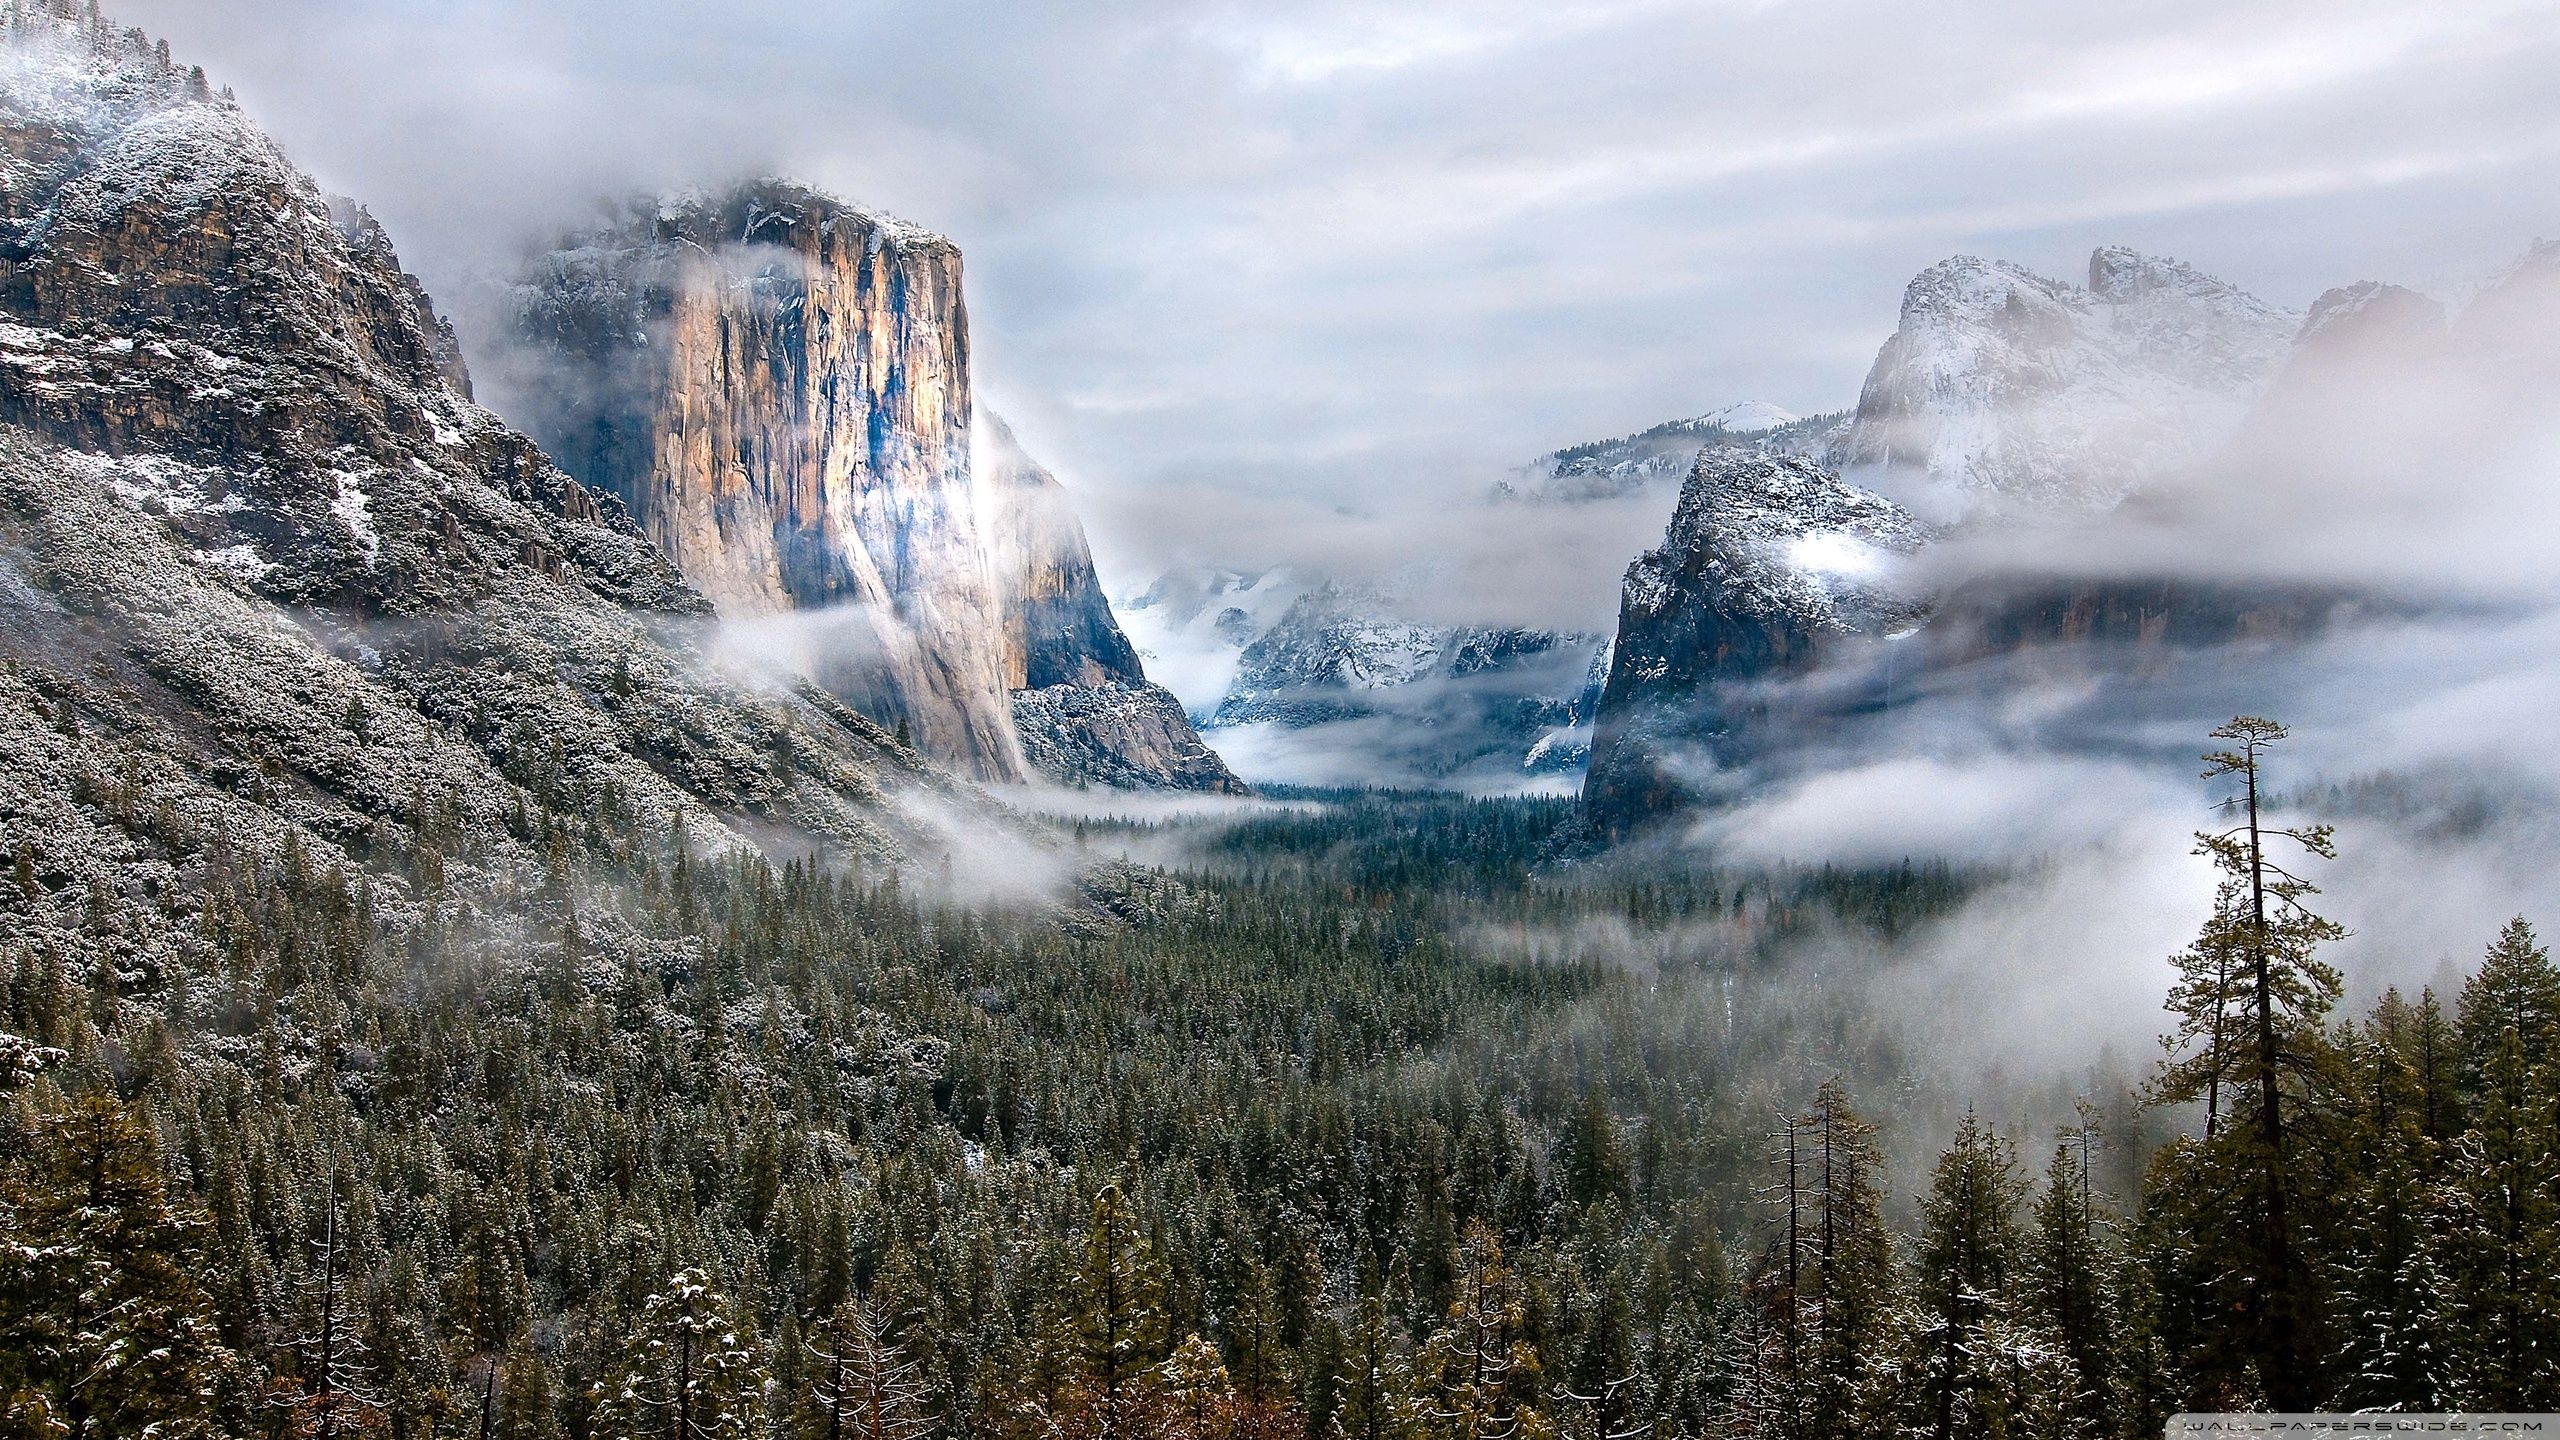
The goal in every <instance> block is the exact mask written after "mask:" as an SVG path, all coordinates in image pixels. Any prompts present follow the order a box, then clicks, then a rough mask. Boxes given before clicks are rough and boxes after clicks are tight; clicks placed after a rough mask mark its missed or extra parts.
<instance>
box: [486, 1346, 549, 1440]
mask: <svg viewBox="0 0 2560 1440" xmlns="http://www.w3.org/2000/svg"><path fill="white" fill-rule="evenodd" d="M497 1399H498V1413H497V1424H496V1426H495V1427H494V1428H495V1436H494V1440H560V1435H561V1430H560V1415H559V1410H558V1405H557V1401H556V1399H555V1392H554V1387H553V1385H552V1380H551V1367H550V1366H548V1365H545V1364H544V1363H543V1361H542V1357H541V1356H540V1355H537V1354H535V1353H534V1352H533V1350H532V1349H531V1348H530V1347H524V1346H519V1347H518V1348H516V1349H514V1350H512V1351H509V1352H508V1354H507V1358H506V1359H505V1360H504V1361H503V1362H501V1364H500V1365H499V1379H498V1396H497Z"/></svg>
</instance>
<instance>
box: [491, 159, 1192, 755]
mask: <svg viewBox="0 0 2560 1440" xmlns="http://www.w3.org/2000/svg"><path fill="white" fill-rule="evenodd" d="M514 301H515V303H514V311H515V325H516V330H517V335H518V338H519V339H520V340H522V341H524V342H526V343H525V345H524V346H523V348H522V349H521V350H519V351H516V352H514V353H513V354H512V355H511V357H510V358H511V359H512V360H513V361H514V362H515V363H516V365H517V366H518V367H520V368H521V369H522V370H523V371H524V373H523V374H522V375H521V376H518V377H516V380H515V383H512V384H510V386H509V387H508V388H509V391H510V394H511V396H512V397H513V403H514V405H515V408H516V409H517V410H518V411H519V412H520V413H521V415H522V416H523V418H524V421H525V423H526V426H527V428H528V430H529V431H530V432H531V433H532V434H533V435H534V436H535V438H537V439H538V440H540V441H541V442H542V443H543V444H544V445H545V446H546V447H547V448H548V449H549V450H550V451H551V453H553V454H554V455H556V456H558V457H559V460H560V463H561V464H562V465H563V466H564V467H565V468H567V469H568V470H569V471H570V472H571V473H572V474H575V475H577V476H579V477H580V478H581V479H583V480H585V481H586V482H588V483H589V484H591V485H593V486H595V487H596V488H598V489H601V490H604V491H608V492H610V493H612V494H614V495H616V496H618V497H620V498H621V499H622V500H623V501H624V503H626V504H627V505H628V506H629V507H630V508H631V511H632V513H633V515H634V516H635V517H636V518H637V520H638V521H639V523H640V525H641V527H642V529H643V530H644V531H645V532H646V533H647V534H648V535H649V536H650V538H651V539H653V540H654V541H656V542H657V544H658V545H659V546H660V548H662V549H663V550H665V551H666V553H667V554H668V555H669V557H670V558H672V559H673V560H674V562H675V563H676V565H677V567H678V568H679V569H680V570H681V571H682V572H683V573H684V574H685V576H686V577H687V578H688V579H690V580H691V581H692V582H693V583H694V584H695V585H696V586H698V587H699V588H700V589H701V590H702V591H703V592H704V593H705V594H706V595H708V596H709V597H710V598H711V600H712V601H713V602H714V603H715V604H716V605H717V606H718V607H719V609H720V613H721V614H722V616H723V617H724V618H726V619H729V620H732V621H736V622H742V623H745V624H748V625H751V626H754V627H755V628H756V630H757V633H758V635H759V636H760V638H761V639H762V640H763V641H764V642H765V643H767V644H768V645H769V646H771V647H772V648H778V649H780V650H782V651H783V652H785V653H784V655H783V657H782V658H784V659H785V660H786V661H787V662H788V663H789V664H790V665H791V666H792V667H793V668H796V669H798V670H801V671H803V672H804V673H807V674H809V675H810V676H812V677H813V678H815V679H816V680H817V681H818V683H819V684H821V685H823V686H824V687H825V688H826V689H827V690H828V691H829V692H830V693H831V694H834V695H835V696H837V697H838V698H840V699H842V700H843V701H845V702H846V703H847V704H850V705H852V706H853V707H855V708H856V709H858V710H860V711H862V712H864V713H865V714H868V715H870V716H871V717H873V718H874V719H876V720H878V721H879V722H880V723H882V724H884V725H888V726H892V727H896V728H899V729H902V730H904V731H905V732H906V733H908V734H910V735H912V736H913V738H914V741H915V743H916V745H917V746H918V747H919V748H920V749H922V750H923V751H925V752H926V753H927V754H929V755H932V756H934V757H936V758H939V759H942V760H945V761H947V762H949V763H951V764H954V765H957V766H959V767H961V768H962V769H964V770H965V771H967V772H968V773H970V774H973V775H975V776H977V777H978V778H981V779H986V780H998V781H1004V780H1019V779H1024V778H1027V777H1028V776H1030V775H1031V774H1032V773H1034V772H1035V771H1038V772H1040V773H1043V774H1045V775H1047V776H1048V777H1049V778H1053V779H1062V780H1079V779H1108V780H1110V781H1111V782H1113V783H1146V784H1155V785H1167V786H1183V787H1191V786H1198V785H1203V784H1206V785H1209V786H1211V787H1213V788H1219V787H1223V786H1225V785H1228V784H1231V783H1232V777H1228V776H1226V775H1225V773H1224V770H1223V767H1221V766H1218V765H1217V764H1216V762H1215V758H1214V756H1209V755H1208V753H1207V751H1206V750H1205V747H1200V746H1199V745H1198V740H1197V737H1196V735H1190V734H1189V733H1188V732H1189V724H1188V721H1187V720H1183V719H1181V718H1180V711H1179V707H1178V706H1176V707H1173V714H1172V716H1171V717H1166V716H1164V715H1162V714H1161V713H1153V714H1152V720H1151V721H1150V722H1149V723H1136V721H1137V712H1161V711H1162V710H1163V709H1164V707H1163V706H1162V704H1161V703H1160V701H1159V700H1158V698H1157V697H1155V696H1153V695H1152V694H1151V693H1150V692H1149V691H1148V688H1147V686H1146V681H1145V678H1144V676H1143V674H1141V673H1140V671H1139V667H1138V661H1137V656H1136V654H1135V652H1134V651H1133V650H1131V649H1130V648H1129V646H1128V644H1127V642H1126V641H1125V640H1124V639H1122V638H1121V637H1120V634H1119V631H1118V627H1117V625H1116V624H1115V623H1114V622H1113V621H1112V618H1111V615H1110V608H1109V604H1108V602H1107V601H1105V600H1104V599H1103V597H1102V593H1101V590H1100V587H1099V585H1098V584H1097V583H1096V582H1095V581H1094V579H1093V575H1092V564H1091V560H1090V557H1089V555H1087V553H1086V551H1085V547H1084V538H1083V534H1082V531H1081V529H1080V528H1079V527H1078V526H1077V525H1076V522H1075V519H1074V515H1073V512H1072V510H1071V509H1070V508H1069V507H1068V505H1067V503H1066V501H1065V500H1064V498H1063V496H1062V495H1061V494H1060V492H1059V491H1058V489H1057V486H1056V484H1055V482H1054V481H1053V480H1051V479H1050V478H1049V477H1048V476H1047V475H1046V473H1045V472H1043V471H1040V470H1039V468H1038V467H1037V466H1036V465H1034V464H1032V462H1030V461H1029V459H1028V458H1027V457H1025V456H1023V455H1022V453H1021V450H1020V447H1019V446H1017V445H1015V444H1014V443H1013V441H1012V438H1011V436H1010V434H1009V433H1007V432H1005V431H1004V429H1003V427H1002V426H1001V424H994V425H990V426H987V427H983V428H984V429H985V430H986V432H987V433H986V434H985V435H983V436H981V435H978V434H977V433H975V432H976V430H977V429H979V428H981V427H977V426H975V425H974V424H973V421H974V419H975V416H974V403H973V396H972V393H971V389H970V371H969V328H968V315H967V310H966V306H965V302H964V299H963V296H962V289H961V261H960V253H959V250H958V249H957V248H956V247H955V246H953V245H952V244H951V243H950V242H949V241H947V240H945V239H943V238H942V237H940V236H938V235H934V234H931V233H930V232H927V231H924V230H921V229H919V228H917V227H915V226H912V225H908V224H906V223H904V222H902V221H899V220H896V219H893V218H891V217H888V216H884V215H880V214H877V213H874V212H871V211H868V210H864V209H861V208H859V207H857V206H852V205H848V204H846V203H844V202H842V201H839V200H836V199H834V198H832V197H829V196H826V195H823V194H820V193H818V192H816V191H813V190H809V189H807V188H805V187H801V186H797V185H793V184H789V183H787V182H782V181H774V180H765V181H758V182H755V183H752V184H748V185H743V186H739V187H736V188H734V189H731V190H728V191H726V192H723V193H719V194H689V195H683V196H676V197H670V198H666V199H656V200H647V201H640V202H633V203H631V204H628V205H626V206H624V207H623V208H622V209H621V210H620V211H618V212H617V213H615V214H612V215H610V216H608V217H607V218H606V219H605V220H604V221H603V223H601V224H599V225H598V226H596V227H595V228H593V229H592V230H589V231H587V232H585V233H583V234H580V235H578V236H575V237H573V238H572V239H571V240H569V241H568V242H567V243H565V244H564V245H562V246H561V247H560V248H558V249H556V250H554V251H552V252H550V253H548V254H546V255H543V256H541V257H539V258H538V259H537V260H535V261H534V262H533V263H532V265H531V266H530V267H529V268H528V269H527V271H526V273H525V275H524V276H523V278H522V280H521V282H520V283H519V284H518V285H517V287H516V288H515V292H514ZM982 440H983V442H984V443H985V444H986V446H987V448H988V451H989V454H988V455H987V456H986V458H985V461H984V462H983V463H981V462H980V461H979V460H978V458H977V456H976V453H975V450H976V446H977V445H978V444H979V443H980V442H981V441H982ZM1060 684H1073V685H1079V686H1085V687H1094V686H1102V687H1106V688H1110V689H1113V690H1115V691H1118V692H1121V693H1120V694H1119V696H1118V699H1117V700H1116V701H1115V703H1114V704H1111V705H1097V704H1093V703H1081V704H1078V705H1075V706H1063V705H1059V704H1056V703H1053V702H1044V703H1035V704H1032V705H1031V706H1029V707H1028V709H1026V710H1025V711H1024V714H1025V715H1026V716H1028V717H1030V718H1032V719H1034V720H1035V721H1036V722H1038V723H1041V724H1062V725H1068V726H1070V727H1072V728H1074V730H1075V732H1076V733H1074V734H1073V735H1071V736H1068V735H1050V734H1044V735H1041V736H1037V737H1025V736H1024V735H1023V734H1022V733H1021V732H1020V729H1019V726H1018V717H1017V715H1016V707H1015V704H1014V701H1013V695H1014V692H1016V691H1041V690H1047V689H1051V688H1054V687H1055V686H1057V685H1060ZM1087 698H1088V700H1090V698H1091V697H1087ZM1106 712H1108V713H1109V714H1113V715H1121V716H1123V717H1124V718H1126V719H1128V720H1129V721H1131V725H1130V727H1129V728H1128V731H1127V733H1126V734H1125V735H1124V736H1122V737H1121V738H1119V739H1116V740H1115V739H1112V738H1109V737H1108V736H1107V735H1105V733H1104V731H1105V730H1107V729H1108V728H1109V727H1110V726H1111V725H1112V724H1113V723H1114V722H1113V721H1111V720H1109V719H1106V718H1105V715H1106ZM1097 727H1101V728H1097ZM1168 737H1170V738H1168ZM1026 739H1029V740H1030V741H1031V743H1030V745H1029V746H1028V747H1026ZM1168 745H1170V747H1171V749H1170V750H1169V749H1168V748H1167V747H1168ZM1027 749H1028V750H1029V751H1033V752H1036V755H1035V754H1032V753H1027ZM1175 752H1179V753H1175ZM1195 752H1196V753H1195ZM1092 755H1108V756H1109V757H1111V758H1110V762H1109V763H1108V764H1104V765H1101V766H1099V767H1098V768H1097V767H1096V766H1094V765H1087V764H1082V763H1078V762H1076V761H1075V759H1074V757H1079V756H1092ZM1204 757H1205V758H1204ZM1035 760H1037V761H1038V762H1040V763H1035ZM1061 766H1065V767H1066V768H1064V769H1061V768H1060V767H1061ZM1103 771H1108V772H1109V773H1108V774H1107V775H1106V774H1104V773H1102V772H1103Z"/></svg>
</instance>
